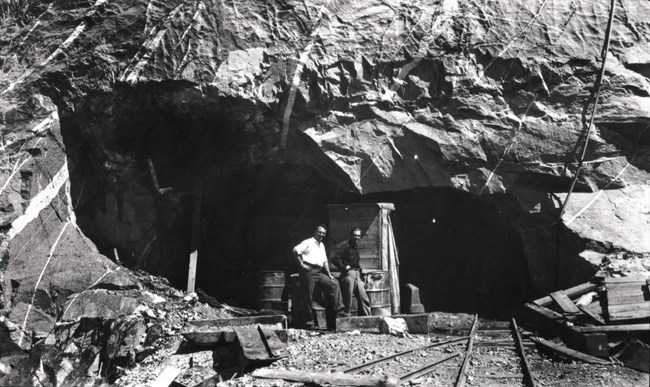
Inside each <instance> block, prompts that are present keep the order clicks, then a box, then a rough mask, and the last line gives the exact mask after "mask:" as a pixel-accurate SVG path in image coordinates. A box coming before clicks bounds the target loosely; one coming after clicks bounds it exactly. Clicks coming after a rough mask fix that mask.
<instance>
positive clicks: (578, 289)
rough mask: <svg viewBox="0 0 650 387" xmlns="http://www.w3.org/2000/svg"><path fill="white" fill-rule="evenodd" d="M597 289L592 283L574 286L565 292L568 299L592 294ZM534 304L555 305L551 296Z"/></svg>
mask: <svg viewBox="0 0 650 387" xmlns="http://www.w3.org/2000/svg"><path fill="white" fill-rule="evenodd" d="M596 289H598V285H597V284H594V283H591V282H586V283H583V284H580V285H576V286H574V287H572V288H569V289H565V290H563V292H564V294H566V295H567V297H569V298H571V297H578V296H581V295H583V294H585V293H589V292H592V291H594V290H596ZM533 303H534V304H536V305H538V306H549V305H551V304H552V303H553V299H552V298H551V296H546V297H542V298H540V299H537V300H535V301H533Z"/></svg>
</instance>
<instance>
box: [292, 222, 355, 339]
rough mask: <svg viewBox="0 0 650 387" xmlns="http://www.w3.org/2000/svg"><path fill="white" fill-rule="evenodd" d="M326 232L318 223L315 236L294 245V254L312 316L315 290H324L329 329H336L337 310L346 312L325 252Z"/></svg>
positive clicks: (340, 314) (339, 289) (341, 314)
mask: <svg viewBox="0 0 650 387" xmlns="http://www.w3.org/2000/svg"><path fill="white" fill-rule="evenodd" d="M326 233H327V228H326V227H325V225H323V224H319V225H317V226H316V227H315V228H314V236H313V237H312V238H309V239H305V240H304V241H302V242H301V243H300V244H299V245H298V246H296V247H294V249H293V254H294V256H295V258H296V261H297V262H298V265H299V266H300V277H301V279H302V281H303V283H305V285H306V287H307V308H308V310H309V314H310V316H311V317H312V318H313V312H312V310H311V302H312V299H313V297H314V291H315V290H316V291H319V292H322V295H323V297H322V298H323V301H324V303H325V305H323V306H324V307H325V313H326V315H327V329H329V330H334V329H335V328H336V314H337V312H338V313H339V316H344V314H343V313H342V310H343V302H342V297H341V288H340V287H339V283H338V281H337V280H335V279H334V278H333V277H332V273H331V272H330V268H329V264H328V262H327V254H326V253H325V245H324V244H323V238H324V237H325V234H326ZM317 300H318V298H317Z"/></svg>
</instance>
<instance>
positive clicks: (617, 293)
mask: <svg viewBox="0 0 650 387" xmlns="http://www.w3.org/2000/svg"><path fill="white" fill-rule="evenodd" d="M644 287H645V286H636V285H635V286H631V287H625V288H614V289H607V290H606V291H605V295H606V297H627V296H636V295H639V294H641V295H643V294H645V293H646V291H644V290H643V288H644Z"/></svg>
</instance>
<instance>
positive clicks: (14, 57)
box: [0, 0, 650, 329]
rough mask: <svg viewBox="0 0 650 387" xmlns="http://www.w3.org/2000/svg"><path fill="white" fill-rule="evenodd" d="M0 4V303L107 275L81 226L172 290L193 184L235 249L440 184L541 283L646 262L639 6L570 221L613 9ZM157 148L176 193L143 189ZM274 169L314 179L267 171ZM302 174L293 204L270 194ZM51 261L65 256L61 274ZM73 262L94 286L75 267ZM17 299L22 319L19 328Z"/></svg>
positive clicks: (647, 29) (557, 0)
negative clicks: (331, 211)
mask: <svg viewBox="0 0 650 387" xmlns="http://www.w3.org/2000/svg"><path fill="white" fill-rule="evenodd" d="M0 12H1V14H2V19H1V20H0V57H1V58H2V61H1V62H0V67H1V69H2V76H1V77H0V114H1V121H0V129H1V131H2V136H1V137H0V140H1V141H2V143H1V144H0V147H1V149H2V156H1V157H2V158H1V162H2V169H1V170H0V187H1V188H0V227H2V232H3V250H2V259H3V261H2V267H3V270H4V271H3V273H4V275H3V279H4V283H6V284H11V283H12V281H14V285H16V284H18V283H20V286H18V287H17V289H18V290H15V289H14V290H13V291H11V290H10V287H8V286H7V285H3V290H4V295H5V301H4V302H5V305H6V306H9V305H10V304H11V305H19V304H20V303H24V304H25V305H31V304H34V301H33V300H32V298H34V300H36V299H39V300H41V298H40V296H39V297H32V295H34V294H37V293H39V292H38V290H39V289H45V287H46V286H45V285H46V284H47V285H48V286H49V287H50V288H51V287H52V286H59V285H57V284H59V283H61V280H59V279H58V278H76V279H75V280H74V281H72V282H73V283H71V284H70V283H68V284H66V285H65V286H64V288H65V290H64V291H62V294H65V295H66V296H67V295H68V294H71V293H75V292H78V291H79V289H84V288H86V287H87V286H90V285H92V284H93V282H94V281H96V280H97V279H98V278H99V277H100V276H101V275H103V274H104V273H105V272H106V271H107V270H111V267H113V266H112V263H111V262H110V261H109V260H108V259H106V258H104V257H102V256H101V255H99V254H98V253H97V251H96V250H95V248H94V246H92V243H91V242H89V241H88V240H87V239H85V238H84V237H83V235H82V234H81V232H84V233H86V234H87V235H89V236H90V237H91V239H92V240H93V242H94V243H96V244H97V245H98V246H99V247H100V250H101V251H103V252H112V251H113V249H114V248H117V249H118V251H119V252H120V255H121V258H122V259H123V260H124V261H127V262H130V263H132V264H139V265H142V266H145V267H148V268H152V267H153V268H157V269H160V270H161V271H162V272H165V273H174V275H178V276H180V279H181V280H182V277H183V276H184V275H185V274H184V273H183V272H182V271H181V270H179V269H178V267H177V266H178V262H179V261H174V260H178V259H179V258H178V257H184V256H185V255H186V253H187V251H186V250H187V249H188V248H189V247H188V246H189V240H190V239H191V236H190V235H189V233H188V232H187V230H188V229H189V226H188V225H189V224H191V213H192V201H191V197H192V196H191V192H192V191H193V190H195V188H196V186H197V183H198V180H199V178H200V179H202V180H203V182H204V183H205V186H206V187H208V188H206V189H207V190H208V191H206V192H209V193H210V195H211V197H212V199H211V200H212V202H211V203H212V204H210V203H208V204H207V205H206V208H208V209H209V211H212V212H211V213H209V214H208V215H206V217H208V218H209V219H217V220H221V221H226V222H227V223H229V224H228V225H227V226H224V230H225V231H224V233H225V234H223V235H221V234H220V235H221V236H220V237H219V238H221V239H220V240H222V241H223V240H227V241H226V242H222V243H223V244H222V245H221V246H220V248H223V249H224V251H227V252H232V251H235V250H236V249H240V250H241V249H246V248H250V247H247V246H246V245H247V244H248V245H250V244H253V245H254V244H260V243H261V242H260V240H262V239H264V238H258V239H254V238H255V237H251V238H253V240H246V239H236V238H234V237H233V235H235V234H232V233H230V231H229V230H230V229H232V230H240V229H243V230H245V231H246V233H247V235H264V236H265V237H267V238H266V239H268V240H269V241H268V242H263V244H262V246H261V247H260V250H264V248H267V247H268V249H267V251H264V252H263V253H260V252H256V253H260V254H264V253H269V252H271V253H273V254H276V253H277V254H278V255H280V254H281V253H282V252H283V251H288V250H287V248H288V247H289V246H290V245H291V243H292V242H293V239H297V238H298V237H299V235H302V234H301V233H303V234H304V232H303V230H302V228H303V227H310V226H311V225H310V222H311V221H312V217H313V218H317V216H316V215H314V214H317V211H316V210H313V208H316V207H318V206H321V207H322V206H324V205H325V204H326V203H327V201H328V200H337V199H338V198H342V197H345V198H346V199H348V200H349V199H350V198H353V199H354V200H364V198H366V197H367V196H361V195H370V194H375V195H385V196H382V200H385V199H388V200H392V199H391V196H390V195H392V194H394V195H395V197H394V199H395V201H399V200H401V199H400V196H399V195H401V193H403V192H407V191H409V190H414V189H428V190H432V191H427V192H434V191H435V190H436V189H440V188H441V187H447V188H451V189H454V190H457V191H462V194H463V195H464V194H465V193H470V194H471V195H474V196H475V197H477V198H480V199H477V200H480V201H481V202H483V203H487V204H486V205H489V206H491V207H490V208H491V209H493V208H498V209H499V210H498V211H496V210H495V211H496V212H495V213H498V214H500V216H502V219H501V220H499V222H500V223H503V224H508V226H507V227H511V228H512V229H513V230H516V231H515V232H514V234H513V235H514V236H512V237H508V238H511V239H516V243H514V242H513V243H512V244H513V245H521V251H520V252H519V253H520V254H521V256H522V259H524V260H525V262H526V267H527V268H528V271H529V275H530V277H531V279H530V280H531V282H532V283H533V286H532V288H533V289H534V290H536V291H543V290H548V289H550V288H555V287H557V286H561V285H568V282H571V281H574V280H576V279H577V278H581V277H584V275H582V276H581V275H578V274H576V273H577V272H579V271H580V270H581V269H580V270H579V269H578V268H580V267H582V266H583V265H587V264H586V261H585V260H584V259H583V258H577V255H578V253H580V252H582V251H583V250H585V249H586V248H587V246H589V247H590V248H593V249H595V250H598V253H599V254H607V253H609V252H612V251H618V250H622V251H629V252H633V253H634V254H635V255H637V256H641V257H642V256H643V255H644V254H645V256H646V257H647V254H649V253H650V245H649V243H650V242H649V241H648V232H647V230H648V223H649V221H648V216H649V215H648V209H647V203H648V202H650V200H649V199H650V198H649V197H648V195H649V193H648V184H649V173H648V172H649V169H650V160H649V157H650V152H649V150H648V145H650V130H649V128H650V80H649V77H650V23H649V22H648V19H647V17H646V15H648V14H650V3H648V2H646V1H632V0H622V1H618V2H616V10H615V17H614V26H613V29H612V33H611V42H610V46H609V55H608V57H607V66H606V71H605V76H604V79H603V87H602V89H601V92H600V98H599V100H598V107H597V109H596V114H595V118H594V127H593V128H592V132H591V134H590V136H589V146H588V148H587V151H586V156H585V160H584V164H583V167H582V170H581V172H580V176H579V178H578V180H577V183H576V186H575V191H574V192H573V193H572V194H571V196H570V197H569V200H568V204H567V206H566V208H565V211H564V213H563V215H562V218H561V222H560V223H558V218H559V212H560V207H561V205H562V203H563V202H564V201H565V200H566V197H567V192H568V190H569V187H570V185H571V180H572V178H573V177H574V176H575V174H576V171H577V165H578V159H579V158H580V154H581V152H582V147H583V144H584V137H585V135H586V132H587V129H586V128H587V125H588V123H589V121H590V115H591V111H592V108H593V101H594V96H593V91H594V90H593V86H594V81H595V79H596V76H597V74H598V72H599V68H600V65H601V63H602V61H601V50H602V47H603V42H604V38H605V29H606V25H607V19H608V13H609V4H608V3H607V2H594V1H587V0H578V1H573V2H566V1H561V0H549V1H542V0H517V1H508V2H495V1H490V2H485V1H474V0H470V1H453V0H449V1H437V2H425V1H415V2H413V1H409V2H402V1H347V2H344V1H336V2H330V1H309V0H307V1H302V0H301V1H288V2H273V1H272V2H262V1H234V2H230V1H225V2H219V1H186V2H180V1H165V2H163V1H148V2H145V1H103V0H99V1H97V2H95V3H94V4H93V5H90V6H86V5H85V4H84V5H83V6H82V5H81V3H80V4H71V3H69V2H65V1H60V2H59V1H54V2H48V3H38V2H35V3H31V4H30V5H29V6H26V5H25V4H23V2H21V1H9V2H5V3H4V4H2V5H1V6H0ZM66 156H67V161H66ZM147 159H151V160H152V161H153V163H154V164H155V168H156V171H157V173H158V180H159V187H158V188H165V187H170V188H172V189H173V191H174V194H175V195H167V196H165V195H161V194H159V193H157V192H156V190H155V189H154V187H153V185H152V182H151V176H150V173H149V169H148V166H147V162H146V160H147ZM284 166H291V167H297V168H298V170H299V171H302V172H303V173H304V171H310V172H311V173H312V174H313V176H306V175H303V174H300V173H297V174H295V175H294V176H293V177H292V176H290V175H289V174H288V173H284V174H282V173H276V172H277V170H278V169H280V170H281V169H282V168H284ZM265 168H268V169H265ZM300 168H302V169H300ZM233 171H235V172H233ZM292 171H293V170H292ZM68 175H69V176H70V179H68V178H67V176H68ZM280 175H282V176H283V177H282V179H281V180H276V181H277V182H276V183H275V185H274V183H273V181H274V179H278V178H277V176H280ZM297 176H299V177H297ZM246 179H249V180H246ZM310 179H311V180H310ZM250 181H253V182H255V183H254V184H253V183H251V186H255V184H257V185H258V186H262V187H264V188H257V189H258V191H257V192H258V194H259V195H258V196H259V197H258V198H257V199H259V201H258V202H260V203H261V202H264V201H268V202H269V203H273V204H278V203H280V202H281V203H280V204H278V205H280V206H282V207H283V208H285V207H286V208H290V207H291V206H292V205H293V206H304V208H305V209H304V210H303V209H295V212H287V213H286V214H284V215H282V216H284V218H281V217H280V216H279V215H277V214H270V215H268V217H267V218H263V217H262V216H261V215H259V216H257V215H255V214H256V213H255V212H252V211H250V210H248V209H247V208H248V207H249V206H251V204H250V203H242V201H245V200H249V199H250V197H249V196H246V195H247V192H249V191H250V190H252V189H253V188H251V189H249V187H248V186H247V185H246V184H248V183H250ZM224 182H225V183H228V184H229V185H227V187H228V188H227V189H225V188H220V187H223V186H224V184H225V183H224ZM267 182H270V183H267ZM262 183H263V184H262ZM291 187H293V189H294V192H296V193H295V195H294V196H292V194H290V193H286V192H285V193H284V194H282V195H284V196H282V195H281V194H280V193H278V192H279V191H282V189H281V188H286V189H290V188H291ZM247 190H248V191H247ZM310 190H311V191H310ZM307 191H309V192H307ZM319 191H320V192H323V194H322V195H321V196H318V192H319ZM68 192H69V194H68ZM435 192H438V191H435ZM435 192H434V193H431V197H433V198H446V199H449V196H448V195H447V194H445V195H442V194H438V193H435ZM345 195H348V196H345ZM280 197H281V199H276V201H275V202H274V201H273V200H271V199H273V198H280ZM237 199H241V200H239V201H238V200H237ZM257 199H256V200H257ZM422 200H424V199H422ZM468 200H469V199H468ZM71 206H72V207H74V208H75V212H76V214H77V216H76V217H75V216H74V213H73V212H71V211H70V208H71ZM441 206H444V205H442V204H441ZM450 206H451V205H450ZM258 207H259V208H262V206H261V205H259V206H258ZM258 207H255V208H258ZM399 210H400V208H399V207H398V208H397V211H399ZM310 211H311V212H310ZM408 211H413V213H414V212H415V210H412V209H410V210H408ZM305 214H307V215H305ZM256 216H257V219H256V220H255V222H252V223H250V224H249V223H245V222H244V221H243V220H241V219H245V218H250V217H256ZM427 216H428V215H427ZM269 219H271V220H269ZM313 220H316V219H313ZM274 222H275V223H274ZM403 222H405V223H404V225H405V226H404V229H408V227H406V225H407V223H408V222H407V221H403ZM468 223H471V224H475V222H474V221H472V222H468ZM479 223H480V222H476V224H479ZM242 224H244V226H242ZM75 225H79V228H77V227H75ZM398 226H399V225H398ZM440 226H441V227H444V225H440ZM477 227H480V226H477ZM504 227H506V226H504ZM64 228H65V229H64ZM558 228H559V230H560V231H557V230H558ZM269 229H273V231H268V230H269ZM476 230H480V229H479V228H477V229H476ZM644 230H646V231H645V232H644ZM464 232H466V233H467V234H468V235H469V234H471V230H469V229H467V228H466V229H464ZM477 232H478V231H477ZM42 233H44V234H43V235H44V236H40V235H41V234H42ZM242 233H243V231H242ZM287 234H289V235H291V236H290V237H286V240H282V239H281V238H282V235H287ZM404 235H405V238H406V237H408V233H404ZM32 236H34V237H32ZM59 236H60V238H58V237H59ZM399 236H400V235H398V237H399ZM438 236H441V237H442V238H444V235H443V234H440V235H438ZM429 237H430V235H429ZM57 238H58V239H57ZM422 238H423V239H426V236H423V237H422ZM449 239H450V240H457V239H456V238H449ZM477 239H478V238H477ZM278 240H280V242H278V243H276V242H274V241H278ZM404 242H405V243H410V245H409V246H411V247H410V248H411V249H412V250H413V251H417V243H416V242H417V241H406V240H405V241H404ZM83 246H87V247H83ZM481 246H485V247H486V248H487V246H488V244H487V242H485V244H484V245H481ZM558 246H560V247H562V248H560V247H558ZM567 246H570V248H567ZM547 247H548V248H547ZM432 249H433V250H435V248H432ZM562 249H564V250H563V253H562V254H560V253H559V252H558V251H560V250H562ZM478 250H480V248H477V249H474V250H472V251H478ZM450 251H452V250H450ZM504 251H505V250H504ZM61 252H64V253H61ZM431 254H432V256H435V252H432V253H431ZM242 255H243V254H242ZM556 255H557V256H556ZM587 255H589V254H587ZM63 256H65V259H66V260H67V259H69V261H65V262H69V264H67V265H57V264H56V262H57V261H58V260H59V258H61V257H63ZM560 256H562V257H571V259H572V261H571V262H569V263H566V262H565V261H562V260H561V259H559V258H558V257H560ZM583 256H586V255H585V254H583ZM31 257H37V259H34V260H31V259H30V260H29V265H27V263H25V262H24V261H25V260H27V258H31ZM82 257H83V258H82ZM172 257H174V258H172ZM427 257H429V256H428V255H427V256H425V255H423V256H422V257H421V259H422V260H426V259H427ZM228 258H229V259H232V260H238V259H239V258H240V257H239V256H233V257H228ZM439 258H440V257H437V258H436V259H439ZM61 259H63V258H61ZM84 259H85V261H84V265H90V266H92V267H90V266H89V268H88V269H87V270H84V272H85V273H86V274H85V275H83V276H82V275H80V276H78V277H75V276H72V275H68V274H66V273H69V272H70V270H71V269H70V267H73V266H75V264H74V262H76V260H82V261H83V260H84ZM183 259H185V258H183ZM476 259H479V260H480V257H478V256H477V258H476ZM573 260H578V261H579V262H578V261H573ZM48 262H49V263H48ZM180 262H184V261H180ZM567 262H568V261H567ZM576 262H577V263H576ZM591 263H595V262H591ZM26 265H27V266H26ZM183 265H184V263H183ZM563 265H568V266H563ZM557 273H563V275H565V277H564V278H563V279H562V280H559V281H558V279H557ZM567 273H569V274H567ZM570 273H573V274H570ZM41 274H42V276H43V278H45V280H44V279H43V278H41V279H40V280H39V276H40V275H41ZM57 276H58V277H57ZM177 280H178V278H177ZM172 282H174V281H172ZM176 282H178V281H176ZM23 285H24V286H23ZM488 288H489V286H488ZM488 288H486V289H485V292H486V294H487V293H489V289H488ZM39 294H40V293H39ZM43 294H44V295H45V296H47V297H50V298H52V297H53V296H52V295H51V294H50V293H48V291H45V290H44V291H43ZM45 296H44V297H45ZM47 297H45V298H43V299H47ZM55 303H56V302H55ZM57 305H59V306H58V308H59V309H58V310H57V312H60V308H61V303H59V304H57ZM38 309H39V311H41V312H43V313H45V314H47V313H50V316H54V315H56V313H54V309H52V310H49V311H48V310H46V309H48V306H47V303H46V302H43V304H42V305H41V306H38ZM55 309H56V308H55ZM27 310H29V309H27V308H22V307H21V308H18V309H16V311H14V312H12V313H14V314H16V316H17V317H16V319H19V320H21V321H17V320H16V321H15V322H16V323H17V324H18V325H20V324H22V322H23V320H24V321H30V320H29V318H25V317H24V314H25V313H23V312H21V311H27ZM21 313H22V314H21ZM30 313H31V312H30ZM39 313H40V312H39ZM53 321H54V320H53V319H52V321H50V322H49V323H52V322H53ZM34 329H36V328H34Z"/></svg>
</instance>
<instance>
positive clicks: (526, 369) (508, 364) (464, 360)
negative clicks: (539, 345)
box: [340, 316, 535, 387]
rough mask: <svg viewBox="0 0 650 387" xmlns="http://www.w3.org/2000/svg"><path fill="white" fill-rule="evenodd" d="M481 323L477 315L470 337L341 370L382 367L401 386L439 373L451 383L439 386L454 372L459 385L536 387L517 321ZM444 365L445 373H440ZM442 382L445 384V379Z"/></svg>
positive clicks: (423, 347)
mask: <svg viewBox="0 0 650 387" xmlns="http://www.w3.org/2000/svg"><path fill="white" fill-rule="evenodd" d="M480 325H481V324H480V323H479V319H478V316H475V317H474V322H473V324H472V327H471V329H470V331H469V335H468V336H464V337H460V338H456V339H451V340H447V341H442V342H438V343H432V344H429V345H425V346H422V347H417V348H413V349H410V350H406V351H402V352H399V353H395V354H393V355H390V356H385V357H382V358H379V359H375V360H371V361H368V362H366V363H363V364H360V365H356V366H353V367H348V368H345V369H343V370H340V371H341V372H343V373H357V372H364V371H368V370H372V371H370V372H373V371H375V372H376V371H377V368H382V371H383V372H384V373H386V372H387V371H388V372H389V374H390V375H391V376H393V377H396V378H397V379H398V380H399V384H400V385H404V384H407V383H409V382H410V381H412V380H414V379H416V378H419V377H424V376H427V375H430V374H431V373H436V375H434V378H437V376H441V379H445V380H447V381H448V382H449V383H448V384H436V385H452V383H454V382H452V381H451V380H450V375H451V374H455V375H456V376H455V379H454V380H455V384H454V385H455V386H456V387H463V386H465V385H467V384H471V385H475V386H489V385H500V386H503V385H509V386H526V387H530V386H532V387H535V380H534V377H533V376H532V373H531V369H530V364H529V362H528V359H527V357H526V352H525V350H524V346H525V345H528V344H529V343H528V342H526V343H525V342H524V341H523V340H522V338H521V335H520V334H519V330H518V327H517V324H516V321H515V320H514V319H512V320H511V323H510V329H503V328H505V326H503V325H502V324H501V326H499V325H497V326H496V327H495V326H489V324H486V325H487V326H485V327H484V329H483V330H481V329H480ZM480 359H488V360H487V361H485V360H484V361H481V360H480ZM399 363H401V366H400V364H399ZM445 363H446V364H445ZM415 364H418V365H415ZM443 364H445V367H446V372H438V371H439V370H440V368H439V367H440V366H441V365H443ZM399 370H403V371H402V372H399ZM442 374H445V375H446V377H444V376H442ZM440 383H444V382H443V380H440Z"/></svg>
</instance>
